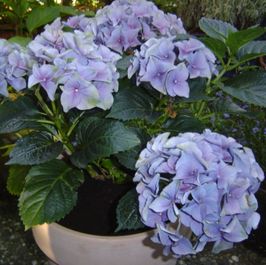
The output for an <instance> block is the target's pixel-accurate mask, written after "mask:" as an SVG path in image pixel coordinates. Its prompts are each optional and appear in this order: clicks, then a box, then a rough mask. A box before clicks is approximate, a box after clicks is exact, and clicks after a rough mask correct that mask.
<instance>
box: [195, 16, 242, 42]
mask: <svg viewBox="0 0 266 265" xmlns="http://www.w3.org/2000/svg"><path fill="white" fill-rule="evenodd" d="M199 27H200V29H201V30H202V31H204V32H205V33H206V34H207V35H208V36H210V37H212V38H214V39H217V40H221V41H225V40H226V39H227V37H228V35H229V33H231V32H236V31H237V29H236V28H235V27H234V26H233V25H231V24H229V23H227V22H223V21H221V20H216V19H210V18H205V17H203V18H201V19H200V21H199Z"/></svg>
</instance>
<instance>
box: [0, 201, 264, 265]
mask: <svg viewBox="0 0 266 265" xmlns="http://www.w3.org/2000/svg"><path fill="white" fill-rule="evenodd" d="M264 235H265V237H266V233H265V234H264ZM261 243H262V242H256V238H255V239H254V238H253V241H250V242H246V243H245V244H239V245H238V246H236V247H234V248H233V249H232V250H230V251H225V252H223V253H221V254H219V255H213V254H211V253H210V251H208V250H207V251H205V252H203V253H201V254H199V255H197V256H191V257H186V258H183V259H180V260H178V261H177V265H266V254H265V253H266V249H265V247H264V246H263V244H261ZM254 245H255V246H256V247H255V248H254ZM252 248H253V249H252ZM0 265H48V262H47V261H46V258H45V256H44V255H43V254H42V253H41V252H40V250H39V249H38V248H37V246H36V245H35V244H34V242H33V238H32V234H31V231H27V232H25V231H24V228H23V226H22V224H21V222H20V220H19V217H18V214H17V208H16V204H15V202H14V201H8V202H5V201H1V200H0ZM62 265H63V264H62ZM92 265H93V264H92ZM103 265H105V264H103ZM118 265H122V264H118ZM125 265H126V264H125ZM143 265H145V264H143Z"/></svg>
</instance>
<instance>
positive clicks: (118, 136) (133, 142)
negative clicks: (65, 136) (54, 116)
mask: <svg viewBox="0 0 266 265" xmlns="http://www.w3.org/2000/svg"><path fill="white" fill-rule="evenodd" d="M77 138H78V142H79V151H77V152H75V153H74V154H73V155H72V157H71V160H72V162H73V163H74V164H75V165H76V166H78V167H80V168H84V167H86V165H87V164H88V163H89V162H91V161H93V160H95V159H99V158H103V157H108V156H110V155H112V154H117V153H118V152H122V151H126V150H129V149H131V148H133V147H135V146H137V145H138V144H140V140H139V138H138V136H137V135H136V133H135V132H134V131H133V130H132V129H130V128H127V127H125V126H124V125H123V123H121V122H119V121H113V120H110V119H103V118H96V117H90V118H86V119H84V120H83V121H82V122H81V124H80V126H79V128H78V135H77Z"/></svg>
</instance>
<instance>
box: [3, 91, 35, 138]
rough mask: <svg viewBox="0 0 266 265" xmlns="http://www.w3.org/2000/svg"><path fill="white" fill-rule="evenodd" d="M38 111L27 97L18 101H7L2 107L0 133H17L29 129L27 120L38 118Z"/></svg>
mask: <svg viewBox="0 0 266 265" xmlns="http://www.w3.org/2000/svg"><path fill="white" fill-rule="evenodd" d="M38 117H39V115H38V110H37V108H36V106H35V105H34V103H33V102H32V100H31V99H29V98H28V97H26V96H23V97H20V98H18V99H17V100H16V101H7V102H5V103H4V104H2V105H0V133H11V132H17V131H19V130H21V129H25V128H28V127H29V126H30V122H29V121H27V119H34V118H38Z"/></svg>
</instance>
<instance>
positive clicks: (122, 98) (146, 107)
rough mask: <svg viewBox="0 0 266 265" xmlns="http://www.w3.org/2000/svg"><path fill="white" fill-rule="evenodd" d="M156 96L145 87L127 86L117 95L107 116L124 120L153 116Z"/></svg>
mask: <svg viewBox="0 0 266 265" xmlns="http://www.w3.org/2000/svg"><path fill="white" fill-rule="evenodd" d="M154 104H155V101H154V98H152V97H151V96H150V95H149V94H148V93H146V92H145V90H144V89H141V88H137V87H136V88H135V87H134V89H133V88H132V87H131V88H125V89H123V90H122V91H120V92H119V93H117V95H116V96H115V100H114V104H113V106H112V109H111V111H110V113H109V114H108V116H107V117H109V118H114V119H118V120H122V121H128V120H133V119H146V120H149V118H150V117H151V116H152V114H153V113H155V111H154Z"/></svg>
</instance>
